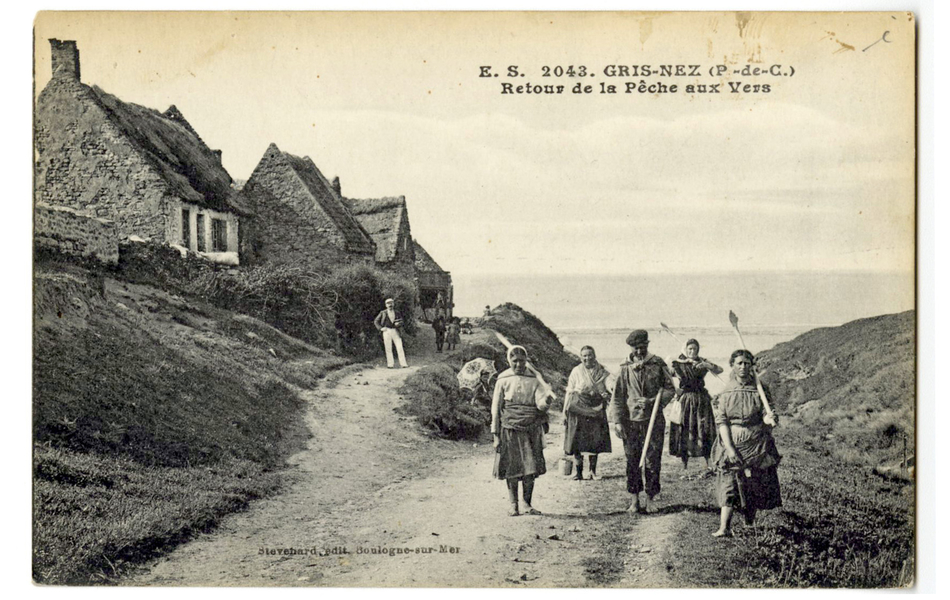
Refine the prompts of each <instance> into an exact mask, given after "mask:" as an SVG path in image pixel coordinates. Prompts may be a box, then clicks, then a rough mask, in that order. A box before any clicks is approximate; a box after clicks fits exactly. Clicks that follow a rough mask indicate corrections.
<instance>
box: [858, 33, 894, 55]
mask: <svg viewBox="0 0 950 600" xmlns="http://www.w3.org/2000/svg"><path fill="white" fill-rule="evenodd" d="M889 33H890V31H885V32H884V35H882V36H881V38H880V39H877V40H874V42H873V43H872V44H871V45H870V46H868V47H867V48H865V49H864V50H862V51H861V52H867V51H868V48H870V47H871V46H873V45H874V44H876V43H878V42H884V43H885V44H890V43H891V40H889V39H887V34H889Z"/></svg>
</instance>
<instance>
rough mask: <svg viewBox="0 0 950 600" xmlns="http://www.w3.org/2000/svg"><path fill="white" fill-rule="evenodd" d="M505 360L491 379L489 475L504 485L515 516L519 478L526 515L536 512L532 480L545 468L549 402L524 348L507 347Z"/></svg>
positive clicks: (517, 511)
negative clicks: (491, 454)
mask: <svg viewBox="0 0 950 600" xmlns="http://www.w3.org/2000/svg"><path fill="white" fill-rule="evenodd" d="M508 364H509V365H510V367H511V368H510V369H506V370H505V371H503V372H502V373H501V375H499V376H498V381H497V382H495V393H494V397H493V398H492V406H491V416H492V420H491V433H492V443H493V445H494V447H495V465H494V468H493V469H492V475H493V476H494V477H495V478H497V479H504V480H505V482H506V484H507V485H508V500H509V502H511V508H510V509H509V511H508V515H509V516H512V517H517V516H518V515H519V514H520V512H519V510H518V482H519V481H520V482H521V488H522V498H523V499H524V504H525V514H526V515H540V514H541V511H539V510H537V509H536V508H534V507H533V506H532V505H531V497H532V495H533V494H534V480H535V478H537V477H538V476H540V475H544V474H545V473H546V472H547V467H546V466H545V464H544V426H545V424H546V423H547V414H546V413H547V410H548V408H550V404H549V402H548V398H547V392H546V391H545V390H544V388H542V387H541V384H540V382H539V381H538V378H537V377H535V376H534V375H533V374H531V373H530V372H529V371H528V368H527V367H528V352H527V350H525V349H524V347H522V346H512V347H511V348H509V349H508Z"/></svg>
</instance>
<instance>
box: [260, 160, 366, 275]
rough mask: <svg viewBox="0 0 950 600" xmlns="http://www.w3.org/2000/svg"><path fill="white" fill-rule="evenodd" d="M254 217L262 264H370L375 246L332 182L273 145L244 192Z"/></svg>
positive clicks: (313, 168) (308, 165) (315, 266)
mask: <svg viewBox="0 0 950 600" xmlns="http://www.w3.org/2000/svg"><path fill="white" fill-rule="evenodd" d="M242 194H243V196H244V197H245V198H246V199H247V200H248V202H249V203H250V205H251V209H252V210H253V211H254V213H255V219H254V233H253V247H254V252H255V255H256V256H257V257H258V258H259V259H261V260H266V261H267V260H270V261H281V262H304V263H306V264H308V265H310V266H311V267H313V268H323V267H327V266H330V265H331V264H333V262H334V261H338V260H344V261H354V260H355V261H358V262H372V260H373V257H374V256H375V254H376V244H375V243H374V242H373V239H372V238H371V237H370V235H369V234H368V233H367V232H366V231H365V230H364V229H363V227H362V226H361V225H360V224H359V222H358V221H357V220H356V219H355V218H354V217H353V215H351V214H350V212H349V210H348V209H347V208H346V206H345V205H344V204H343V202H342V200H341V199H340V197H339V195H338V194H337V193H336V192H335V191H334V189H333V187H332V185H331V183H330V182H329V181H327V179H326V178H325V177H324V176H323V174H322V173H321V172H320V170H319V169H318V168H317V166H316V165H315V164H314V163H313V161H312V160H310V159H309V158H307V157H303V158H301V157H298V156H294V155H292V154H290V153H287V152H283V151H281V150H280V149H279V148H278V147H277V145H276V144H271V145H270V146H269V147H268V148H267V151H266V152H265V153H264V156H263V157H262V158H261V160H260V162H259V163H258V164H257V167H255V169H254V172H253V173H251V176H250V178H249V179H248V180H247V183H246V184H245V185H244V188H243V190H242Z"/></svg>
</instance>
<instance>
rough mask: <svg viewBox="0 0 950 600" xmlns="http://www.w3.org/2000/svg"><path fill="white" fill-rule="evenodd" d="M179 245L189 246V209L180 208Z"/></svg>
mask: <svg viewBox="0 0 950 600" xmlns="http://www.w3.org/2000/svg"><path fill="white" fill-rule="evenodd" d="M181 245H182V246H184V247H185V248H191V211H190V210H188V209H187V208H183V209H181Z"/></svg>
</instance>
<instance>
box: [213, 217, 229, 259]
mask: <svg viewBox="0 0 950 600" xmlns="http://www.w3.org/2000/svg"><path fill="white" fill-rule="evenodd" d="M211 250H212V251H213V252H227V251H228V222H227V221H225V220H224V219H211Z"/></svg>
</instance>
